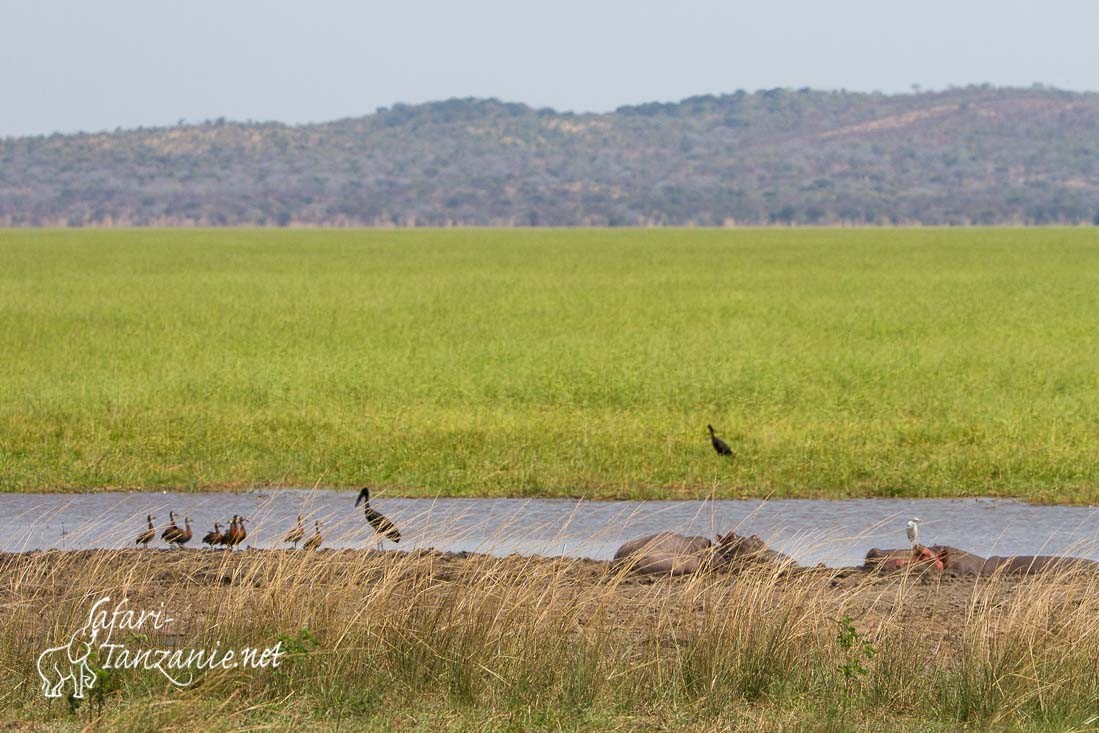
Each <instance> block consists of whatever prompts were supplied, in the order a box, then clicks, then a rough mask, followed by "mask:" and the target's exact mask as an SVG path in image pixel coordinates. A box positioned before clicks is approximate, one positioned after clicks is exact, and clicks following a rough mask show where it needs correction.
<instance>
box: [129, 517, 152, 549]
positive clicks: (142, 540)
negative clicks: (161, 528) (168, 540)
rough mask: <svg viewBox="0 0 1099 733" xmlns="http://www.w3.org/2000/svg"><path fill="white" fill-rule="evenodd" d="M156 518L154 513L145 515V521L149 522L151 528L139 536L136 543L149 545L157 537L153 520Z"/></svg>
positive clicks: (144, 545)
mask: <svg viewBox="0 0 1099 733" xmlns="http://www.w3.org/2000/svg"><path fill="white" fill-rule="evenodd" d="M154 519H156V517H154V516H153V515H152V514H146V515H145V521H147V522H148V523H149V528H148V529H147V530H145V531H144V532H142V533H141V534H139V535H138V536H137V542H135V543H134V544H136V545H141V546H143V547H148V546H149V543H150V542H152V541H153V538H154V537H156V527H154V526H153V520H154Z"/></svg>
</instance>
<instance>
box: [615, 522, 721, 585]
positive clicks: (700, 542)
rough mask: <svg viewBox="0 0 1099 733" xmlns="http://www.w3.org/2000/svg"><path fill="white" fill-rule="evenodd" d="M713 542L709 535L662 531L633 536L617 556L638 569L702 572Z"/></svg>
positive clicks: (621, 560) (647, 570)
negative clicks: (636, 537) (687, 534)
mask: <svg viewBox="0 0 1099 733" xmlns="http://www.w3.org/2000/svg"><path fill="white" fill-rule="evenodd" d="M710 546H711V543H710V541H709V540H708V539H706V538H705V537H697V536H696V537H687V536H686V535H681V534H676V533H675V532H660V533H658V534H653V535H648V536H646V537H640V538H638V539H636V540H630V541H629V542H627V543H625V544H624V545H622V546H621V547H619V548H618V551H617V552H615V553H614V559H615V561H617V562H619V563H622V564H624V565H626V566H627V567H628V568H629V569H630V570H631V571H633V572H637V573H656V574H661V575H685V574H688V573H695V572H698V570H699V569H700V568H701V567H702V564H703V561H704V560H705V559H706V557H707V555H708V553H709V551H710Z"/></svg>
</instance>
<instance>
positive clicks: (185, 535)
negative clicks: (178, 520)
mask: <svg viewBox="0 0 1099 733" xmlns="http://www.w3.org/2000/svg"><path fill="white" fill-rule="evenodd" d="M183 526H184V527H185V529H183V530H182V531H181V532H180V533H179V536H178V537H176V547H178V548H180V549H183V546H184V545H185V544H187V543H188V542H190V541H191V537H193V536H194V535H192V534H191V518H190V517H184V518H183Z"/></svg>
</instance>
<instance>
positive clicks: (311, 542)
mask: <svg viewBox="0 0 1099 733" xmlns="http://www.w3.org/2000/svg"><path fill="white" fill-rule="evenodd" d="M314 524H315V525H316V528H317V533H316V534H315V535H313V536H312V537H310V538H309V539H307V540H306V541H305V544H304V545H302V546H301V547H302V549H303V550H315V549H317V548H318V547H320V546H321V541H322V540H321V523H320V522H314Z"/></svg>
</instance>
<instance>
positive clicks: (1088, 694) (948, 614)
mask: <svg viewBox="0 0 1099 733" xmlns="http://www.w3.org/2000/svg"><path fill="white" fill-rule="evenodd" d="M0 577H2V581H0V598H2V605H0V609H2V610H0V613H2V621H3V623H2V624H0V628H2V631H0V672H2V674H3V675H4V678H5V679H6V680H9V681H10V683H11V684H9V685H8V686H7V687H6V688H5V689H4V690H3V691H0V710H4V711H6V712H5V713H4V714H3V716H0V718H15V719H20V720H26V721H31V722H42V723H47V722H49V723H50V724H51V725H59V726H60V727H62V728H66V727H71V728H74V729H76V728H86V729H88V730H133V731H141V730H154V729H155V730H194V729H203V728H210V727H212V726H218V727H219V728H220V729H225V730H233V729H248V728H252V727H255V728H272V729H287V730H291V729H296V730H314V729H349V730H350V729H360V728H370V727H377V728H380V729H385V728H392V727H399V728H406V729H418V728H431V729H434V728H453V729H466V728H475V729H507V728H510V729H529V728H562V729H589V728H609V729H623V728H626V729H628V728H651V727H656V728H667V729H678V728H684V727H685V728H696V729H711V728H731V729H743V730H773V729H776V728H778V727H783V726H786V727H795V728H806V727H808V728H814V729H835V730H854V729H863V730H890V729H898V730H899V729H901V728H905V729H911V728H912V727H916V728H918V729H926V730H956V729H958V728H959V727H963V726H964V727H971V728H976V729H982V728H995V729H1004V728H1015V729H1034V730H1046V729H1049V728H1061V729H1079V730H1084V729H1087V728H1088V727H1089V726H1094V725H1095V724H1096V721H1097V719H1095V718H1094V717H1093V716H1095V715H1097V714H1099V709H1097V703H1096V700H1099V661H1097V660H1099V637H1097V636H1096V631H1095V626H1096V624H1095V621H1096V619H1097V618H1099V588H1097V585H1096V579H1095V578H1093V577H1089V576H1085V575H1079V574H1075V575H1073V574H1067V573H1062V574H1059V575H1052V576H1048V577H1040V578H1031V579H1024V580H1019V579H1015V578H1008V577H998V576H997V577H991V578H985V579H981V580H979V581H968V580H967V581H951V580H941V579H929V578H925V577H920V576H915V575H909V576H898V577H890V578H879V577H875V576H861V574H860V575H851V576H848V577H843V576H842V575H837V574H836V573H834V572H831V571H824V570H818V571H793V569H792V568H755V569H748V570H745V571H743V572H740V573H736V574H730V573H710V574H702V575H697V576H691V577H686V578H678V579H667V578H664V579H645V578H637V577H636V576H633V575H631V574H629V573H628V572H627V571H626V569H625V568H620V567H613V566H611V565H610V564H606V563H598V562H594V561H585V560H570V559H534V558H522V557H506V558H498V557H488V556H480V555H473V556H468V557H457V556H446V555H440V554H437V553H433V552H414V553H375V552H362V551H332V552H321V553H307V552H302V551H298V552H292V551H244V552H237V553H230V552H210V551H204V552H196V551H179V552H173V551H138V550H135V551H89V552H67V553H66V552H47V553H39V554H34V555H6V556H2V558H0ZM104 593H109V594H111V595H112V596H114V597H116V598H117V597H120V596H122V595H125V597H127V598H128V599H129V604H130V606H131V607H133V608H157V607H160V606H161V604H162V605H163V607H164V608H165V609H167V610H168V611H169V612H170V614H171V615H173V616H175V617H176V619H177V621H176V622H175V623H174V624H172V625H171V626H170V627H169V628H167V629H165V631H164V633H162V634H151V635H150V638H149V639H148V640H143V639H140V638H138V637H134V638H133V639H131V641H133V643H135V644H139V643H147V644H150V645H154V646H164V645H171V644H177V645H179V646H182V647H213V646H215V645H219V646H220V647H221V648H229V647H243V646H266V645H270V644H274V643H276V641H279V640H281V642H282V644H283V648H284V650H285V651H286V654H285V656H284V657H283V659H282V661H281V664H280V665H279V667H278V668H277V669H267V670H247V671H241V670H233V671H217V672H208V673H205V674H202V675H201V676H200V677H199V678H198V679H197V681H196V682H195V684H194V685H192V686H191V687H189V688H185V689H178V688H174V687H172V686H171V685H169V684H168V683H167V682H166V681H165V680H164V679H163V678H162V677H160V675H159V674H158V673H156V672H129V671H117V672H114V673H112V674H111V675H110V677H109V678H108V679H106V680H104V681H103V684H102V686H101V692H100V693H99V694H98V695H97V694H90V696H89V698H88V700H87V701H85V702H84V703H82V704H80V705H77V706H75V707H73V708H72V709H70V706H69V705H68V704H67V703H66V702H64V701H54V702H47V701H45V700H44V699H43V697H42V695H41V691H40V689H39V683H38V678H37V675H36V672H35V659H36V657H37V655H38V653H39V652H40V651H41V650H42V648H44V647H45V646H46V645H52V644H55V643H61V642H62V641H64V640H65V639H66V638H67V637H68V635H70V634H71V633H72V631H73V630H75V629H77V628H79V627H80V626H81V625H82V624H83V623H84V620H85V618H86V616H87V612H88V608H89V605H90V602H91V600H93V599H94V598H98V597H99V596H100V595H101V594H104ZM844 616H850V617H851V619H852V621H851V623H852V625H853V628H854V629H855V630H856V632H857V634H858V635H859V638H860V639H863V640H865V641H867V642H868V643H869V644H870V645H871V646H872V647H873V648H875V649H876V650H877V652H878V653H877V655H876V656H874V657H873V658H868V659H864V660H863V662H864V663H865V673H863V674H856V675H855V676H854V677H853V678H849V677H845V675H844V674H843V673H842V671H841V668H842V667H843V665H844V663H845V662H846V661H847V660H848V659H849V657H848V656H847V655H848V653H849V652H848V651H847V650H845V649H844V647H843V646H842V645H841V644H840V643H839V642H838V631H839V629H840V625H839V624H838V623H837V622H839V621H841V620H842V619H843V617H844Z"/></svg>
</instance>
